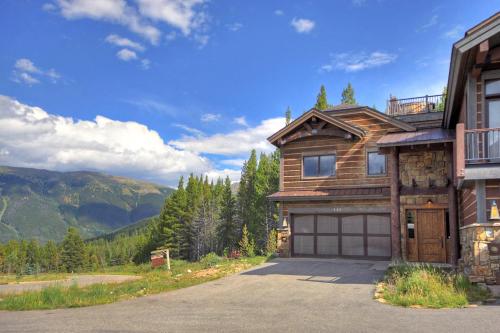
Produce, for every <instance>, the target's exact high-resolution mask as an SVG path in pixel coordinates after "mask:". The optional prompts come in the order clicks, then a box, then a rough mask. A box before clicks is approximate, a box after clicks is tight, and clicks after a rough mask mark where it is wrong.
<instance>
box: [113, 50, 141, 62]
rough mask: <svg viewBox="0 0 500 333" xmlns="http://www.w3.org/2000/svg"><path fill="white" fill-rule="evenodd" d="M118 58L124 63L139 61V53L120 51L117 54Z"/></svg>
mask: <svg viewBox="0 0 500 333" xmlns="http://www.w3.org/2000/svg"><path fill="white" fill-rule="evenodd" d="M116 56H117V57H118V59H120V60H123V61H130V60H136V59H137V53H135V52H134V51H131V50H129V49H121V50H120V51H118V52H116Z"/></svg>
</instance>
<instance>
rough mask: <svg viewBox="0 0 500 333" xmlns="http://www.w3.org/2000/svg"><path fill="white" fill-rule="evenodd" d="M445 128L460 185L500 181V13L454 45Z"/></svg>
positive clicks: (474, 28) (470, 30)
mask: <svg viewBox="0 0 500 333" xmlns="http://www.w3.org/2000/svg"><path fill="white" fill-rule="evenodd" d="M443 125H444V127H445V128H452V129H453V128H456V145H457V146H456V157H455V158H456V176H457V177H458V179H459V180H460V181H462V182H463V181H468V180H478V179H490V178H500V168H499V165H500V12H498V13H496V14H495V15H493V16H492V17H490V18H488V19H486V20H484V21H483V22H481V23H480V24H478V25H476V26H475V27H473V28H471V29H469V30H468V31H467V32H466V33H465V36H464V37H463V38H462V39H460V40H459V41H457V42H456V43H455V44H454V45H453V48H452V56H451V63H450V72H449V77H448V98H447V101H446V106H445V113H444V121H443Z"/></svg>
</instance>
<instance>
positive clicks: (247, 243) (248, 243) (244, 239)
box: [238, 224, 255, 257]
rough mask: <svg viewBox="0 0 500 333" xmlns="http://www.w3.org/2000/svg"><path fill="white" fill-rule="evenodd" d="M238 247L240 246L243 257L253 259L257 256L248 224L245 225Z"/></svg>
mask: <svg viewBox="0 0 500 333" xmlns="http://www.w3.org/2000/svg"><path fill="white" fill-rule="evenodd" d="M238 245H239V246H240V251H241V254H242V255H243V256H245V257H253V256H254V255H255V244H254V241H253V239H251V238H250V234H249V232H248V229H247V226H246V224H245V225H243V230H242V233H241V240H240V242H239V243H238Z"/></svg>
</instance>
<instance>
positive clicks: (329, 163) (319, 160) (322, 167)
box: [303, 154, 336, 177]
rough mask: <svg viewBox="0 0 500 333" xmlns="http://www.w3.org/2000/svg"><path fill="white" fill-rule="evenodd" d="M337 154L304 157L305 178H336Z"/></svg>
mask: <svg viewBox="0 0 500 333" xmlns="http://www.w3.org/2000/svg"><path fill="white" fill-rule="evenodd" d="M335 161H336V156H335V154H329V155H317V156H304V158H303V174H304V177H331V176H335V171H336V170H335Z"/></svg>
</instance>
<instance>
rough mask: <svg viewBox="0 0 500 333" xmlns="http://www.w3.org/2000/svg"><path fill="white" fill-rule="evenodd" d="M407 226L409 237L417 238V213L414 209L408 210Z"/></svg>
mask: <svg viewBox="0 0 500 333" xmlns="http://www.w3.org/2000/svg"><path fill="white" fill-rule="evenodd" d="M406 228H407V230H408V239H414V238H415V215H414V212H413V211H412V210H407V211H406Z"/></svg>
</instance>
